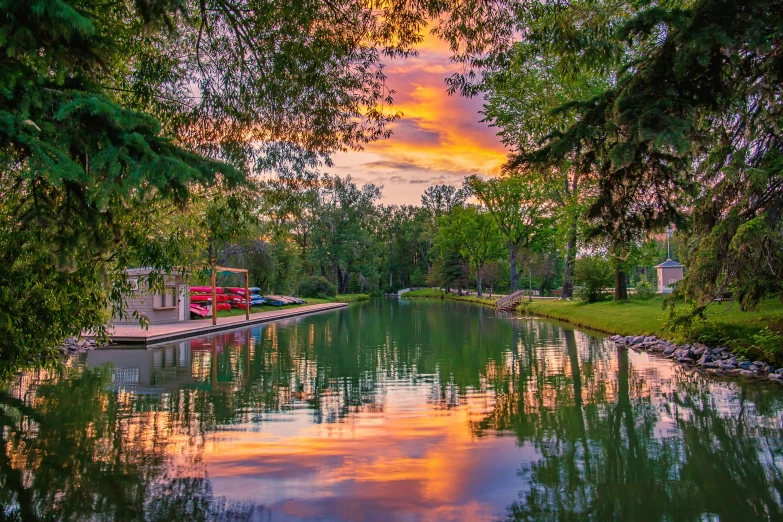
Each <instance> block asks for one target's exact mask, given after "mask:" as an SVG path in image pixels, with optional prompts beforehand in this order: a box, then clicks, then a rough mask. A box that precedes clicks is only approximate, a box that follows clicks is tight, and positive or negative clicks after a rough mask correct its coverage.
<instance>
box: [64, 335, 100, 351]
mask: <svg viewBox="0 0 783 522" xmlns="http://www.w3.org/2000/svg"><path fill="white" fill-rule="evenodd" d="M98 346H99V344H98V343H96V342H95V341H93V340H92V339H77V338H75V337H71V338H69V339H66V340H65V342H63V344H61V345H59V346H57V349H58V350H60V351H61V352H62V353H63V354H64V355H74V354H77V353H83V352H86V351H88V350H93V349H95V348H98Z"/></svg>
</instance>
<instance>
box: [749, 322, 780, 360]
mask: <svg viewBox="0 0 783 522" xmlns="http://www.w3.org/2000/svg"><path fill="white" fill-rule="evenodd" d="M753 347H754V348H756V349H757V350H758V351H759V352H761V354H762V355H763V356H764V357H765V358H766V359H767V360H770V361H775V362H778V361H780V359H781V356H783V335H781V334H779V333H778V332H775V331H773V330H770V328H769V326H767V327H766V328H764V329H763V330H762V331H761V332H759V333H757V334H755V335H754V336H753Z"/></svg>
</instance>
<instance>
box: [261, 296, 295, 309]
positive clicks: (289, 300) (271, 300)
mask: <svg viewBox="0 0 783 522" xmlns="http://www.w3.org/2000/svg"><path fill="white" fill-rule="evenodd" d="M264 299H265V300H266V303H267V304H271V305H272V306H283V305H292V304H303V303H304V302H305V301H304V299H299V298H298V297H289V296H287V295H267V296H264Z"/></svg>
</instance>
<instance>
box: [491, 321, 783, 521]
mask: <svg viewBox="0 0 783 522" xmlns="http://www.w3.org/2000/svg"><path fill="white" fill-rule="evenodd" d="M563 336H564V341H565V349H566V352H567V354H566V355H567V365H563V367H562V369H561V371H560V372H559V378H551V377H547V375H549V373H548V372H547V369H546V368H543V365H541V364H538V363H536V364H533V365H529V366H525V365H520V366H519V368H520V370H519V373H518V374H516V375H513V376H510V377H512V378H510V379H509V380H508V382H506V383H504V387H503V388H502V391H501V392H500V393H499V395H498V402H497V405H496V409H495V411H494V412H493V413H492V415H490V416H489V417H488V418H487V419H485V420H484V422H483V423H481V424H480V425H478V426H476V429H477V430H479V431H481V430H485V429H503V430H512V431H514V432H515V433H516V434H517V436H518V438H519V440H520V443H523V444H524V443H532V444H533V445H534V446H535V448H536V449H537V450H538V452H539V453H540V456H541V458H540V460H538V461H536V462H533V463H531V464H526V465H523V467H522V469H521V471H520V475H521V477H522V478H523V479H524V481H525V483H526V486H527V487H528V488H529V489H527V490H526V491H524V492H522V493H521V494H520V500H518V501H516V502H514V503H512V504H511V505H510V506H509V507H508V511H507V515H506V519H507V520H517V521H521V520H558V521H563V520H601V521H603V520H618V521H620V520H634V521H638V520H650V521H653V520H655V521H658V520H694V521H695V520H702V516H703V515H704V516H706V514H710V513H711V514H717V515H719V516H720V520H780V519H781V518H783V510H781V501H780V499H781V498H782V497H781V494H783V489H782V488H781V486H783V481H781V479H783V474H781V470H780V469H779V468H778V467H776V466H775V464H774V460H775V459H780V458H781V457H783V444H781V441H780V432H779V427H780V426H779V423H780V415H779V413H778V412H779V411H780V403H779V399H778V398H777V397H779V394H775V393H774V392H775V390H769V389H766V388H762V387H748V386H737V385H718V384H715V383H712V384H710V381H707V380H706V379H704V378H702V377H701V376H698V375H696V374H693V373H689V372H686V371H683V370H681V369H678V370H677V371H676V373H675V377H674V381H673V382H671V383H665V382H663V380H661V381H658V382H650V381H651V380H652V381H655V376H654V375H650V374H645V375H641V374H639V373H638V372H636V371H635V370H634V368H633V367H632V365H631V364H630V362H629V354H628V352H627V351H626V350H618V351H617V354H616V357H615V358H614V360H615V361H616V368H614V369H612V368H610V367H609V366H608V365H600V364H598V365H597V364H595V362H596V361H597V360H598V359H597V358H596V357H594V356H593V355H591V354H590V353H589V352H591V351H593V350H595V349H597V348H599V346H598V345H597V344H594V343H593V344H589V343H588V344H587V345H586V347H585V350H583V351H582V353H581V354H580V351H579V348H578V346H577V341H576V338H575V335H574V332H573V331H570V330H564V331H563ZM604 360H606V359H604ZM590 361H592V362H590ZM585 368H587V371H585ZM554 373H558V372H554ZM610 386H614V389H613V390H612V389H610ZM531 387H532V388H533V389H530V388H531ZM669 387H670V388H669ZM660 388H662V389H663V390H664V396H663V397H656V394H655V393H654V391H655V390H656V389H660ZM769 392H771V393H769ZM747 393H752V394H753V395H754V396H755V397H756V398H757V403H761V404H763V405H764V407H765V408H766V411H765V413H774V414H775V415H776V417H774V418H773V419H770V418H766V417H764V416H761V415H759V413H758V411H756V409H755V404H757V403H754V402H752V401H750V400H749V399H748V397H745V396H743V394H747ZM716 397H720V398H724V399H726V400H728V399H733V400H736V401H737V402H738V404H739V405H740V406H739V408H738V410H737V411H729V410H727V409H726V407H718V405H717V404H716ZM772 403H775V404H774V405H773V404H772ZM750 410H753V411H750ZM667 420H669V424H670V425H668V424H667Z"/></svg>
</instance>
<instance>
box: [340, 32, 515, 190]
mask: <svg viewBox="0 0 783 522" xmlns="http://www.w3.org/2000/svg"><path fill="white" fill-rule="evenodd" d="M449 57H450V52H449V50H448V47H447V45H446V44H445V43H443V42H442V41H440V40H438V39H437V38H436V37H433V36H431V35H429V34H428V35H427V36H426V37H425V39H424V42H422V45H421V46H420V48H419V55H418V56H415V57H410V58H407V59H404V60H400V61H392V62H389V63H387V67H386V73H387V76H388V81H387V83H388V85H389V87H390V88H392V89H394V90H395V91H396V94H395V95H394V99H395V105H394V106H393V107H390V108H389V111H400V112H402V114H403V116H402V118H401V119H400V120H399V121H397V122H395V123H394V124H393V125H392V129H393V132H394V134H393V135H392V137H391V138H390V139H387V140H382V141H378V142H375V143H371V144H369V145H367V146H366V148H365V150H364V151H360V152H349V153H343V154H337V155H335V157H334V161H335V165H336V168H335V169H334V171H335V172H336V173H338V174H352V175H353V176H354V178H355V179H356V180H357V181H359V182H373V183H376V184H383V185H384V200H385V202H387V203H388V202H393V203H411V204H418V202H419V198H420V195H421V193H422V192H423V191H424V189H426V188H427V187H428V186H429V185H432V184H436V183H444V182H445V183H451V184H459V183H461V182H462V178H463V177H464V176H466V175H470V174H483V175H497V174H498V173H499V171H500V166H501V164H502V163H503V162H504V161H505V157H506V152H507V151H506V149H505V147H504V146H503V145H502V144H501V143H500V140H499V139H498V138H497V136H496V135H495V134H496V131H495V130H494V129H492V128H490V127H489V126H488V125H487V124H485V123H480V120H481V119H482V116H481V114H480V113H479V111H480V110H481V105H482V101H481V100H480V99H466V98H462V97H460V96H458V95H453V96H449V95H448V94H447V92H446V90H447V87H446V84H445V82H444V80H445V78H447V77H448V76H450V75H451V74H453V73H455V72H457V70H458V67H459V66H458V65H456V64H453V63H451V62H450V60H449Z"/></svg>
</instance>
